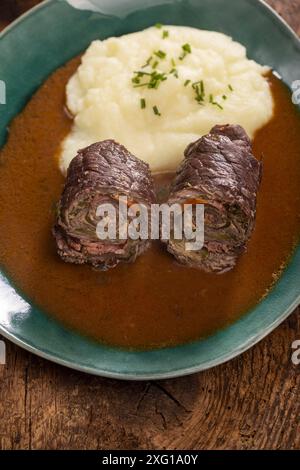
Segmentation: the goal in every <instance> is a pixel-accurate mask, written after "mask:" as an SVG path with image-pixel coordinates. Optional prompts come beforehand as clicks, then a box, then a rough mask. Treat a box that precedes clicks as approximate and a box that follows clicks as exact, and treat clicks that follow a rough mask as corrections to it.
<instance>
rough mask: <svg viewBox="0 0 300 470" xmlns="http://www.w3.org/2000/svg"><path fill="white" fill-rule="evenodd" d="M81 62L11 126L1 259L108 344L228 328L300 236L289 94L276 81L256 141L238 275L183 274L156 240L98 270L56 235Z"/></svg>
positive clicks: (29, 290) (22, 282)
mask: <svg viewBox="0 0 300 470" xmlns="http://www.w3.org/2000/svg"><path fill="white" fill-rule="evenodd" d="M77 65H78V59H74V60H73V61H71V62H70V63H69V64H67V65H66V66H65V67H63V68H61V69H60V70H58V71H56V72H55V73H54V74H53V75H52V76H51V77H50V78H49V79H48V80H47V81H46V83H45V84H44V85H43V86H42V87H41V88H40V89H39V90H38V91H37V93H36V94H35V95H34V96H33V98H32V99H31V101H30V102H29V103H28V105H27V106H26V107H25V109H24V110H23V112H22V113H21V114H20V115H19V116H17V117H16V119H15V120H14V121H13V123H12V125H11V128H10V135H9V139H8V142H7V144H6V146H5V147H4V148H3V150H2V151H1V154H0V164H1V167H0V227H1V231H0V263H1V264H2V265H3V266H4V268H5V271H6V272H7V273H8V274H9V275H10V276H11V278H12V279H13V281H14V282H15V283H16V285H18V286H19V288H20V289H21V290H22V291H23V292H24V293H26V295H27V296H28V297H30V298H31V299H32V301H33V302H34V303H35V304H36V305H38V306H40V307H42V308H43V309H44V310H45V311H46V312H48V313H49V314H51V315H53V316H54V317H56V318H57V319H58V320H60V321H61V322H63V323H64V324H65V325H67V326H68V327H71V328H73V329H75V330H78V331H80V332H81V333H83V334H85V335H88V336H90V337H93V338H95V339H96V340H99V341H102V342H105V343H108V344H112V345H118V346H124V347H129V348H153V347H160V346H167V345H175V344H179V343H184V342H188V341H192V340H195V339H197V338H200V337H203V336H206V335H209V334H210V333H212V332H214V331H215V330H217V329H219V328H223V327H224V326H226V325H227V324H229V323H231V322H233V321H234V320H236V319H237V318H238V317H240V316H241V315H242V314H243V313H245V312H246V311H247V310H248V309H250V308H251V307H253V306H254V305H255V304H257V303H258V302H259V300H260V299H261V298H262V297H263V296H264V295H265V294H266V292H267V291H268V289H270V287H271V286H272V283H273V282H274V280H275V279H276V277H277V276H278V274H279V273H280V271H281V270H282V269H283V267H284V265H285V264H286V262H287V260H288V258H289V256H290V255H291V253H292V250H293V247H294V246H295V243H296V242H297V239H298V235H299V233H300V191H299V187H300V158H299V149H300V119H299V115H298V112H297V111H296V109H295V108H294V107H293V105H292V103H291V99H290V95H289V92H288V90H287V89H286V88H285V87H284V85H282V83H281V82H280V81H279V80H278V79H276V78H275V77H274V76H270V83H271V86H272V90H273V94H274V99H275V103H276V111H275V116H274V118H273V120H272V121H271V122H270V123H269V124H268V125H267V126H266V127H264V129H262V130H261V131H260V132H259V133H258V134H257V136H256V138H255V141H254V152H255V155H256V156H257V157H258V158H261V157H262V156H263V161H264V177H263V182H262V185H261V189H260V192H259V200H258V210H257V223H256V229H255V232H254V235H253V237H252V239H251V242H250V244H249V248H248V252H247V253H246V254H245V255H244V256H242V258H241V259H240V260H239V262H238V266H237V267H236V269H234V270H233V271H232V272H230V273H226V274H224V275H208V274H204V273H202V272H198V271H197V270H194V269H187V268H184V267H181V266H178V265H177V264H176V263H175V261H174V260H173V258H172V257H171V256H170V255H168V254H167V253H166V252H165V251H164V250H163V249H162V248H161V246H160V245H159V244H154V245H153V247H152V249H150V250H149V251H148V252H147V253H146V254H145V255H144V256H141V257H140V258H139V259H138V260H137V262H136V263H135V264H133V265H123V266H119V267H118V268H116V269H114V270H112V271H109V272H105V273H102V272H96V271H95V270H93V269H91V268H90V267H88V266H75V265H71V264H66V263H64V262H63V261H61V260H60V259H59V257H58V256H57V255H56V250H55V243H54V240H53V238H52V235H51V226H52V224H53V220H54V213H55V209H54V208H55V203H56V202H57V200H58V199H59V196H60V193H61V190H62V186H63V183H64V180H63V177H62V176H61V174H60V172H59V170H58V167H57V163H56V161H55V159H54V155H55V154H57V151H58V148H59V144H60V142H61V140H62V139H63V137H64V136H65V135H66V133H67V132H68V130H69V128H70V124H71V123H70V120H69V119H68V118H67V117H66V114H65V112H64V89H65V85H66V82H67V80H68V78H69V77H70V75H71V74H72V73H73V72H74V70H75V68H76V67H77Z"/></svg>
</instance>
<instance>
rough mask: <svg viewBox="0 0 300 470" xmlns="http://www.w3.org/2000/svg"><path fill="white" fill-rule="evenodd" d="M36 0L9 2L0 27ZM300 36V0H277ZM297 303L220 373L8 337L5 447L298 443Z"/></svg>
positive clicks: (1, 377)
mask: <svg viewBox="0 0 300 470" xmlns="http://www.w3.org/2000/svg"><path fill="white" fill-rule="evenodd" d="M35 3H38V1H37V0H1V10H0V25H2V26H3V25H4V24H7V23H8V22H9V21H11V20H12V19H13V18H14V17H16V16H18V15H19V14H20V13H21V12H23V11H24V10H26V8H27V7H28V8H29V7H31V6H32V5H33V4H35ZM268 3H270V4H271V5H272V6H273V7H275V8H276V9H277V11H278V12H279V13H280V14H282V16H283V17H285V19H286V20H287V21H288V22H289V23H290V24H291V26H293V27H294V29H295V30H297V32H298V33H300V21H299V20H300V1H299V0H269V2H268ZM299 313H300V311H299V309H298V310H297V311H296V312H295V313H294V314H293V315H292V316H291V317H290V318H289V319H288V320H287V321H286V322H284V324H282V325H281V326H280V327H279V328H277V330H276V331H275V332H273V333H272V334H271V335H270V336H269V337H268V338H266V339H265V340H263V341H262V342H261V343H260V344H259V345H257V346H256V347H254V348H253V349H252V350H250V351H248V352H246V353H245V354H243V355H242V356H240V357H238V358H236V359H235V360H233V361H231V362H229V363H227V364H225V365H222V366H220V367H217V368H215V369H213V370H210V371H206V372H203V373H200V374H196V375H194V376H190V377H184V378H180V379H175V380H165V381H161V382H147V383H144V382H134V383H126V382H120V381H115V380H108V379H101V378H97V377H92V376H88V375H85V374H81V373H77V372H74V371H71V370H68V369H65V368H63V367H60V366H56V365H54V364H52V363H50V362H47V361H45V360H42V359H40V358H38V357H36V356H33V355H31V354H29V353H27V352H25V351H23V350H21V349H20V348H18V347H16V346H15V345H13V344H12V343H10V342H9V341H6V346H7V364H6V365H5V366H0V418H1V419H0V448H1V449H164V448H167V449H299V448H300V421H299V416H300V402H299V392H300V379H299V370H300V366H294V365H293V364H292V362H291V354H292V350H291V344H292V342H293V341H295V340H296V339H300V315H299Z"/></svg>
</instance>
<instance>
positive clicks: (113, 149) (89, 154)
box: [53, 140, 155, 270]
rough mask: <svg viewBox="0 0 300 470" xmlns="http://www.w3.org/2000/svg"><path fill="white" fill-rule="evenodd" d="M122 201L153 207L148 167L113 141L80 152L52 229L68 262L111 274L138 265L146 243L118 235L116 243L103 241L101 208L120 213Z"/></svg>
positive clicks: (74, 161)
mask: <svg viewBox="0 0 300 470" xmlns="http://www.w3.org/2000/svg"><path fill="white" fill-rule="evenodd" d="M120 196H124V197H125V196H126V197H127V200H128V205H129V206H130V205H131V204H143V205H144V206H146V207H147V208H149V206H150V204H151V203H152V202H153V201H154V198H155V196H154V188H153V180H152V176H151V173H150V169H149V166H148V165H147V164H146V163H144V162H142V161H141V160H139V159H138V158H136V157H135V156H133V155H132V154H131V153H130V152H128V151H127V150H126V148H125V147H123V146H122V145H120V144H118V143H116V142H114V141H113V140H105V141H103V142H98V143H95V144H93V145H90V146H89V147H87V148H85V149H82V150H80V151H79V152H78V154H77V156H76V157H75V158H74V159H73V160H72V162H71V164H70V166H69V169H68V174H67V180H66V183H65V187H64V190H63V193H62V196H61V199H60V201H59V204H58V210H57V219H56V224H55V226H54V229H53V233H54V236H55V239H56V244H57V249H58V253H59V255H60V256H61V258H62V259H63V260H64V261H67V262H70V263H77V264H83V263H88V264H91V265H92V266H94V267H96V268H99V269H101V270H107V269H109V268H113V267H115V266H116V265H117V264H118V263H120V262H122V261H123V262H132V261H134V260H135V259H136V257H137V256H138V255H139V254H141V253H142V252H143V251H145V250H146V249H147V247H148V244H149V242H148V241H147V240H142V239H136V240H132V239H130V238H127V239H125V240H124V239H121V237H120V236H119V231H118V230H117V234H116V237H115V238H114V239H106V240H104V239H99V237H98V234H97V224H98V221H99V220H98V219H99V217H98V213H97V210H98V207H99V205H103V204H106V203H110V204H113V207H115V208H116V213H117V214H118V213H119V212H118V203H119V198H120ZM118 222H119V220H117V224H116V226H117V227H119V224H118Z"/></svg>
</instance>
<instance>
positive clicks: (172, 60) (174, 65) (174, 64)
mask: <svg viewBox="0 0 300 470" xmlns="http://www.w3.org/2000/svg"><path fill="white" fill-rule="evenodd" d="M171 65H172V66H173V67H176V62H175V60H174V59H173V58H172V59H171Z"/></svg>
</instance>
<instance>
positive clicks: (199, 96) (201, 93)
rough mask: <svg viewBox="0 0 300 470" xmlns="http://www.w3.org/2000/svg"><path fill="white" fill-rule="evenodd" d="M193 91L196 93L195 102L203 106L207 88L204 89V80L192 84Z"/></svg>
mask: <svg viewBox="0 0 300 470" xmlns="http://www.w3.org/2000/svg"><path fill="white" fill-rule="evenodd" d="M192 87H193V90H194V92H195V93H196V97H195V100H196V101H197V103H199V104H203V102H204V98H205V87H204V82H203V80H200V81H199V82H194V83H193V84H192Z"/></svg>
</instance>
